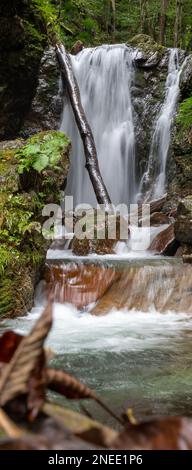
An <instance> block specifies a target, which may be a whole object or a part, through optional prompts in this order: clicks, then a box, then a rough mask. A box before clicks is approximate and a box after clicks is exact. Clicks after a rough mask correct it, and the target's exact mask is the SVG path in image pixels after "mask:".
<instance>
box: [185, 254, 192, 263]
mask: <svg viewBox="0 0 192 470" xmlns="http://www.w3.org/2000/svg"><path fill="white" fill-rule="evenodd" d="M183 262H184V263H188V264H192V255H183Z"/></svg>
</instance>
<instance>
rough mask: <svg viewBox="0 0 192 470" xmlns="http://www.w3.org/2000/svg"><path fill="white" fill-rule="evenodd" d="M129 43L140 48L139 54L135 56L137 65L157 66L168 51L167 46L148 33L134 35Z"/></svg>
mask: <svg viewBox="0 0 192 470" xmlns="http://www.w3.org/2000/svg"><path fill="white" fill-rule="evenodd" d="M127 45H128V46H132V47H135V48H137V49H138V54H137V56H136V58H135V62H136V65H140V66H142V65H143V66H145V67H146V68H151V67H155V66H157V65H158V63H159V62H160V60H161V59H162V57H163V55H164V54H165V52H166V51H167V49H166V48H165V47H163V46H161V45H160V44H158V43H156V42H155V41H154V40H153V39H152V38H151V37H150V36H147V35H146V34H138V35H137V36H134V37H133V38H132V39H131V40H130V41H129V43H128V44H127Z"/></svg>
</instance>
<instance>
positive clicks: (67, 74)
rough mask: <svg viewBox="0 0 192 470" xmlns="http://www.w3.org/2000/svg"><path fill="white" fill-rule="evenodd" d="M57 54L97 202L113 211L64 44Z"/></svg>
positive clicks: (58, 45) (57, 47)
mask: <svg viewBox="0 0 192 470" xmlns="http://www.w3.org/2000/svg"><path fill="white" fill-rule="evenodd" d="M56 54H57V58H58V62H59V65H60V69H61V73H62V78H63V81H64V83H65V86H66V87H67V91H68V95H69V99H70V102H71V106H72V109H73V113H74V117H75V121H76V123H77V127H78V129H79V132H80V135H81V139H82V142H83V146H84V152H85V159H86V168H87V171H88V173H89V176H90V179H91V182H92V185H93V189H94V192H95V195H96V199H97V202H98V203H99V204H104V206H105V209H106V210H110V211H111V200H110V197H109V194H108V192H107V189H106V186H105V184H104V182H103V179H102V176H101V173H100V169H99V163H98V158H97V151H96V146H95V141H94V137H93V134H92V131H91V128H90V125H89V123H88V121H87V118H86V115H85V111H84V109H83V106H82V103H81V96H80V91H79V87H78V83H77V80H76V78H75V76H74V73H73V70H72V65H71V60H70V57H69V55H68V54H67V52H66V50H65V47H64V46H63V45H62V44H57V45H56Z"/></svg>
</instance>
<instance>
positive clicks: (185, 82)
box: [180, 54, 192, 99]
mask: <svg viewBox="0 0 192 470" xmlns="http://www.w3.org/2000/svg"><path fill="white" fill-rule="evenodd" d="M180 89H181V96H182V99H186V98H188V97H189V96H190V95H191V93H192V54H190V55H189V56H188V57H187V58H186V61H185V65H184V67H183V70H182V73H181V77H180Z"/></svg>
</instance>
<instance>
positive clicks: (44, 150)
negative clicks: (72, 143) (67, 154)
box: [16, 131, 69, 174]
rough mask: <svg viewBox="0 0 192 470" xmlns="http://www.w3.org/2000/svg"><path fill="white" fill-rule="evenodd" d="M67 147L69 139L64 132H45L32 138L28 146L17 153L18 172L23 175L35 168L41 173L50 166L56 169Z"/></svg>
mask: <svg viewBox="0 0 192 470" xmlns="http://www.w3.org/2000/svg"><path fill="white" fill-rule="evenodd" d="M67 145H69V139H68V138H67V137H66V136H65V135H64V134H63V133H62V132H56V131H55V132H52V133H50V132H49V133H46V132H44V133H40V134H38V135H36V136H33V137H31V139H29V141H28V144H27V145H25V146H24V147H22V148H21V149H19V150H18V151H17V152H16V157H17V158H18V160H19V165H18V172H19V173H20V174H22V173H24V172H29V171H30V170H31V169H32V168H33V169H34V170H36V171H37V172H38V173H41V171H43V170H44V169H45V168H47V167H48V166H51V167H54V168H55V167H56V166H57V164H58V162H59V160H60V159H61V155H62V152H63V151H64V148H65V147H66V146H67Z"/></svg>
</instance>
